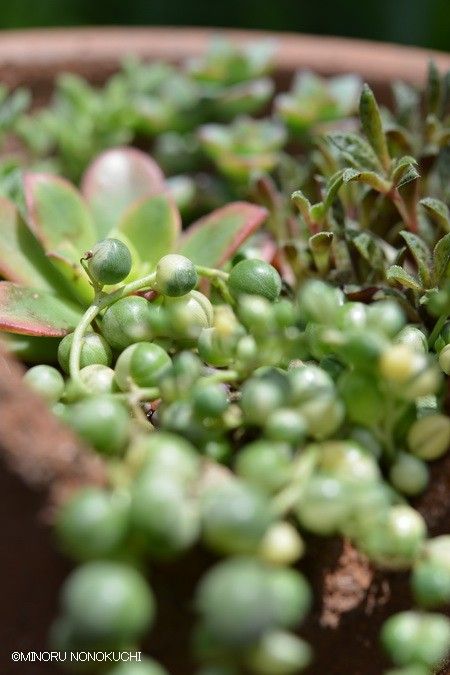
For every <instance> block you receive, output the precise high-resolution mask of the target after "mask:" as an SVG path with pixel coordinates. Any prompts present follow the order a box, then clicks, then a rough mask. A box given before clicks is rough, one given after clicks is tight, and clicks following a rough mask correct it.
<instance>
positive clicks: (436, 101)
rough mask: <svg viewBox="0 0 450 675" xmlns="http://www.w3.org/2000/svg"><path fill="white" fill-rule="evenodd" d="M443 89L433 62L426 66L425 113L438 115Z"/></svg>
mask: <svg viewBox="0 0 450 675" xmlns="http://www.w3.org/2000/svg"><path fill="white" fill-rule="evenodd" d="M442 90H443V87H442V81H441V76H440V74H439V70H438V69H437V66H436V64H435V63H434V61H430V63H429V64H428V78H427V87H426V93H425V97H426V104H427V112H428V113H429V114H432V115H438V114H439V112H440V108H441V102H442V95H443V91H442Z"/></svg>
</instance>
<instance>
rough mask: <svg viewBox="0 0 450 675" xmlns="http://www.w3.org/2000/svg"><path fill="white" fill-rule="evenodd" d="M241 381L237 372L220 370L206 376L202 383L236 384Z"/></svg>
mask: <svg viewBox="0 0 450 675" xmlns="http://www.w3.org/2000/svg"><path fill="white" fill-rule="evenodd" d="M237 380H239V373H238V372H237V370H218V371H217V372H215V373H212V374H211V375H206V376H205V377H202V379H201V382H202V384H203V383H208V384H209V383H214V382H236V381H237Z"/></svg>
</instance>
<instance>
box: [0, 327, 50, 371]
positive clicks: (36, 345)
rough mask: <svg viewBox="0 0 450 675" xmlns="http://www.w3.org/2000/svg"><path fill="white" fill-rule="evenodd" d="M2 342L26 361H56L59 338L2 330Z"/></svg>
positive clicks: (0, 335) (11, 352)
mask: <svg viewBox="0 0 450 675" xmlns="http://www.w3.org/2000/svg"><path fill="white" fill-rule="evenodd" d="M0 344H1V345H2V346H3V347H4V348H5V350H6V351H8V352H9V353H10V354H14V356H15V357H16V358H18V359H19V360H20V361H25V363H54V362H55V361H56V359H57V352H58V344H59V340H58V339H57V338H54V337H36V336H35V335H19V334H18V333H1V332H0Z"/></svg>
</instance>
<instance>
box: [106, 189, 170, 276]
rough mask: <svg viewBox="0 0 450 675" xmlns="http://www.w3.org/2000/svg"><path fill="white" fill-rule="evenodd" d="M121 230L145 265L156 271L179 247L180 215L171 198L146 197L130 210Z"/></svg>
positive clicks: (120, 226)
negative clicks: (159, 264) (167, 255)
mask: <svg viewBox="0 0 450 675" xmlns="http://www.w3.org/2000/svg"><path fill="white" fill-rule="evenodd" d="M118 230H119V231H120V232H122V233H123V234H124V235H125V236H126V237H127V239H128V240H129V241H130V242H131V244H132V245H133V246H134V248H135V249H136V251H137V252H138V254H139V258H140V260H141V261H142V263H144V265H145V266H148V267H149V269H153V268H154V267H155V265H156V263H157V262H158V260H159V259H160V258H162V256H163V255H166V254H167V253H170V252H171V251H173V249H174V248H175V245H176V241H177V239H178V236H179V233H180V230H181V220H180V214H179V213H178V210H177V208H176V206H175V204H174V203H173V201H172V200H171V199H170V198H169V197H168V196H167V195H165V194H160V195H155V196H154V197H148V198H147V197H146V198H144V199H143V200H140V201H139V202H137V203H136V204H133V205H132V206H131V207H130V208H129V209H128V211H126V213H125V215H124V216H123V218H122V220H121V222H120V223H119V226H118Z"/></svg>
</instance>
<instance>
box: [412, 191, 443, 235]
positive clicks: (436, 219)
mask: <svg viewBox="0 0 450 675" xmlns="http://www.w3.org/2000/svg"><path fill="white" fill-rule="evenodd" d="M419 204H420V205H421V206H423V208H424V209H425V211H426V212H427V215H428V216H429V217H430V219H431V220H432V222H433V223H434V224H435V225H437V226H438V227H441V228H442V229H443V230H445V231H446V232H450V213H449V210H448V206H447V204H444V202H441V200H440V199H433V198H432V197H425V199H421V200H420V202H419Z"/></svg>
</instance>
